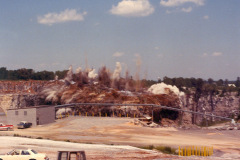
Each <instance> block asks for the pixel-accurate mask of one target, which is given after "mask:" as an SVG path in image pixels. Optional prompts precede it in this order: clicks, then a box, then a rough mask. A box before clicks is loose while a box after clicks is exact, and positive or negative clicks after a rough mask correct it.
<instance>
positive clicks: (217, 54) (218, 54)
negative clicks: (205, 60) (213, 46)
mask: <svg viewBox="0 0 240 160" xmlns="http://www.w3.org/2000/svg"><path fill="white" fill-rule="evenodd" d="M221 55H223V53H222V52H213V54H212V56H214V57H217V56H221Z"/></svg>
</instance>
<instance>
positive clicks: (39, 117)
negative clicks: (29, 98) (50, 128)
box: [7, 105, 55, 126]
mask: <svg viewBox="0 0 240 160" xmlns="http://www.w3.org/2000/svg"><path fill="white" fill-rule="evenodd" d="M7 121H8V123H9V124H13V125H17V124H18V123H19V122H20V121H27V122H31V123H32V125H33V126H36V125H43V124H48V123H53V122H54V121H55V107H54V106H49V105H42V106H34V107H27V108H15V109H8V110H7Z"/></svg>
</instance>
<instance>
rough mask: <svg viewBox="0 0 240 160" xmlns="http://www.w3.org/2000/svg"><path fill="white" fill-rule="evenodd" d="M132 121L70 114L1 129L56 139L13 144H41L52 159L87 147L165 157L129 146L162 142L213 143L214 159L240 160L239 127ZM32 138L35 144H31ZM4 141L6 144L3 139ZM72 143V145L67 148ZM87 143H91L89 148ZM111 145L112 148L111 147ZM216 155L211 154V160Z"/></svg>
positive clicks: (103, 155) (102, 154)
mask: <svg viewBox="0 0 240 160" xmlns="http://www.w3.org/2000/svg"><path fill="white" fill-rule="evenodd" d="M132 120H133V119H131V118H112V117H68V118H64V119H62V120H57V121H56V122H55V123H52V124H48V125H43V126H37V127H33V128H29V129H22V130H20V129H16V128H15V130H14V131H8V132H7V131H1V132H0V135H2V136H4V135H10V136H13V135H14V134H15V135H16V134H17V135H21V136H27V137H31V138H37V137H39V138H44V139H52V140H56V141H53V142H54V145H53V144H51V143H50V142H49V141H48V143H47V144H42V143H43V142H44V140H40V142H41V143H37V144H35V140H36V139H30V140H29V141H28V142H27V141H26V142H24V143H23V144H19V143H17V144H16V145H15V146H12V147H18V146H20V147H26V146H30V147H38V149H39V150H40V151H41V152H47V153H48V154H50V155H51V156H52V157H53V158H54V156H56V153H57V150H59V149H64V148H65V149H82V148H84V150H86V152H87V155H88V159H96V158H97V159H156V158H159V157H161V158H163V157H162V156H166V155H163V154H160V153H159V152H154V151H146V150H141V149H138V148H135V147H132V148H135V149H130V148H131V147H130V146H129V145H131V146H148V145H155V146H159V145H160V146H171V147H174V148H178V146H181V147H184V146H210V147H211V146H213V148H214V157H215V159H217V157H219V158H222V159H240V131H239V130H234V131H218V130H215V129H189V130H182V129H181V130H179V129H177V128H173V127H166V128H149V127H141V126H136V125H133V124H132V123H130V121H132ZM13 138H16V137H12V138H10V139H13ZM33 141H34V144H32V143H33ZM59 141H71V142H76V143H67V142H61V144H58V143H60V142H59ZM13 142H15V141H13ZM55 142H56V144H55ZM6 143H9V142H6ZM11 143H12V142H11ZM27 143H29V144H27ZM62 143H63V144H62ZM79 143H85V144H79ZM86 143H87V144H86ZM1 144H3V142H2V140H1ZM1 144H0V146H1V147H2V146H3V145H1ZM41 144H42V145H41ZM65 144H66V145H65ZM98 144H108V145H98ZM69 145H70V147H68V146H69ZM75 145H77V146H75ZM85 145H89V147H88V146H85ZM119 145H124V147H122V148H121V146H120V148H119ZM61 146H62V147H63V148H62V147H61ZM72 146H74V147H72ZM83 146H84V147H83ZM98 146H101V147H98ZM39 147H40V148H39ZM109 147H110V148H111V147H113V148H111V149H110V148H109ZM129 147H130V148H129ZM10 148H11V147H10ZM10 148H9V147H7V148H6V147H5V150H6V151H9V149H10ZM104 148H106V149H104ZM0 149H1V150H0V151H2V149H3V148H0ZM115 157H116V158H115ZM214 157H211V159H212V158H214ZM171 158H172V157H171ZM173 158H176V157H173ZM191 158H193V157H191ZM178 159H179V157H178ZM198 159H199V157H198Z"/></svg>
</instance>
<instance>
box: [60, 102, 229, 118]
mask: <svg viewBox="0 0 240 160" xmlns="http://www.w3.org/2000/svg"><path fill="white" fill-rule="evenodd" d="M76 106H105V107H111V106H149V107H152V108H164V109H169V110H174V111H182V112H187V113H192V114H198V115H202V116H209V117H215V118H220V119H225V120H232V118H229V117H222V116H216V115H213V114H207V113H201V112H195V111H189V110H184V109H180V108H175V107H168V106H161V105H156V104H117V103H71V104H64V105H57V106H55V108H56V109H58V108H66V107H69V108H73V107H76Z"/></svg>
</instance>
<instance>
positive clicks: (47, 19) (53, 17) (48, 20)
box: [38, 9, 87, 25]
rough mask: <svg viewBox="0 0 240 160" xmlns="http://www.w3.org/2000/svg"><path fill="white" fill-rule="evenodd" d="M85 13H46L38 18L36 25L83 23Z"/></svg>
mask: <svg viewBox="0 0 240 160" xmlns="http://www.w3.org/2000/svg"><path fill="white" fill-rule="evenodd" d="M86 14H87V12H83V13H77V11H76V10H75V9H66V10H65V11H63V12H60V13H48V14H45V15H43V16H39V17H38V23H40V24H45V25H52V24H54V23H64V22H69V21H83V20H84V16H85V15H86Z"/></svg>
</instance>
